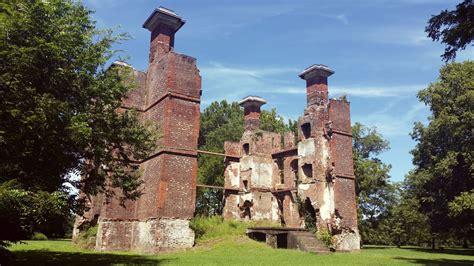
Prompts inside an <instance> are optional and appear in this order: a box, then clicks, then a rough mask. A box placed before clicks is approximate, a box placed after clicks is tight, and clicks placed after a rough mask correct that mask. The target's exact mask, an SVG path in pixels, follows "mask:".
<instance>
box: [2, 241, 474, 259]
mask: <svg viewBox="0 0 474 266" xmlns="http://www.w3.org/2000/svg"><path fill="white" fill-rule="evenodd" d="M10 250H11V251H13V253H14V254H15V256H16V258H17V265H62V266H64V265H81V266H86V265H112V264H115V265H117V264H118V265H120V264H121V265H126V264H128V265H130V264H135V265H138V264H148V265H157V264H160V265H161V264H163V265H414V264H415V265H473V264H474V251H473V250H461V249H447V250H444V251H436V252H432V251H431V250H428V249H422V248H414V247H409V248H408V247H407V248H401V249H399V248H394V247H382V246H368V247H365V248H364V249H363V250H362V251H360V252H358V253H342V252H339V253H337V252H336V253H334V254H328V255H316V254H311V253H305V252H301V251H297V250H285V249H272V248H270V247H268V246H266V245H265V244H263V243H259V242H255V241H253V240H250V239H248V238H247V237H244V236H225V237H220V238H209V239H208V240H201V241H200V242H198V245H197V246H196V247H194V248H192V249H190V250H186V251H179V252H174V253H165V254H160V255H153V256H151V255H139V254H133V253H128V252H113V253H101V252H95V251H91V250H84V249H81V248H79V247H77V246H75V245H73V244H72V243H71V242H70V241H68V240H48V241H26V244H16V245H13V246H12V247H10Z"/></svg>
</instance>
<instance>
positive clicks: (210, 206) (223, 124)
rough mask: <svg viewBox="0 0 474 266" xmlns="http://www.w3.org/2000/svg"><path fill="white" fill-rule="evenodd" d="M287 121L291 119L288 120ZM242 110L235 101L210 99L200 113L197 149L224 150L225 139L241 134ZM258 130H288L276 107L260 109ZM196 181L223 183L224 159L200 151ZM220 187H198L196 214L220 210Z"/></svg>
mask: <svg viewBox="0 0 474 266" xmlns="http://www.w3.org/2000/svg"><path fill="white" fill-rule="evenodd" d="M290 123H291V122H290ZM243 125H244V112H243V109H242V108H241V107H240V106H239V104H238V103H237V102H232V103H228V102H227V101H225V100H223V101H221V102H212V103H211V104H210V105H209V106H208V107H207V108H206V109H204V111H203V112H202V114H201V128H200V134H199V141H198V143H199V149H201V150H206V151H213V152H221V153H223V152H224V142H225V141H240V138H241V137H242V134H243V133H244V126H243ZM260 129H262V130H266V131H271V132H277V133H283V132H287V131H290V128H289V126H288V125H287V124H286V123H285V121H284V119H283V117H281V116H280V115H278V114H277V112H276V109H272V110H271V111H266V110H263V111H262V113H261V116H260ZM198 165H199V170H198V181H199V183H201V184H206V185H217V186H223V185H224V170H225V169H224V168H225V165H224V162H223V160H222V157H216V156H212V155H205V154H200V155H199V157H198ZM222 199H223V194H222V191H221V190H216V189H207V188H199V190H198V193H197V199H196V215H205V216H208V215H216V214H220V213H221V212H222V208H223V201H222Z"/></svg>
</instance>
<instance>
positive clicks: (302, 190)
mask: <svg viewBox="0 0 474 266" xmlns="http://www.w3.org/2000/svg"><path fill="white" fill-rule="evenodd" d="M333 73H334V72H333V71H332V70H330V69H329V68H328V67H326V66H323V65H313V66H311V67H309V68H307V69H306V70H305V71H304V72H303V73H302V74H301V75H300V77H301V78H302V79H305V80H306V85H307V87H306V90H307V107H306V109H305V112H304V115H303V116H302V117H300V119H299V120H298V141H297V142H296V141H295V137H294V135H293V134H292V133H287V134H284V135H283V136H281V135H280V134H276V133H271V132H265V131H262V130H260V129H259V128H258V125H259V124H260V122H259V116H260V106H261V104H263V103H265V101H264V100H263V99H261V98H259V97H256V96H249V97H247V98H245V99H244V100H242V101H241V105H242V106H243V107H244V109H245V111H244V114H245V117H244V121H245V122H244V126H245V129H246V131H245V132H244V134H243V136H242V139H241V141H240V143H226V145H225V147H224V148H225V151H226V154H237V155H240V156H241V158H240V160H237V161H236V160H233V161H227V168H226V172H225V175H224V176H225V187H226V188H228V189H227V190H226V192H225V200H226V202H225V206H224V218H226V219H242V220H248V219H250V220H268V221H272V222H281V223H282V224H283V225H285V226H287V227H313V226H314V227H315V228H316V229H317V230H329V232H331V233H332V234H333V235H334V237H335V240H336V248H337V249H339V250H357V249H359V248H360V244H359V241H360V237H359V233H358V229H357V211H356V198H355V177H354V169H353V161H352V134H351V126H350V111H349V103H348V102H346V101H345V100H341V99H338V100H336V99H328V85H327V84H328V83H327V77H329V76H330V75H331V74H333ZM276 140H278V141H276ZM239 146H240V147H239ZM239 149H240V151H239ZM271 160H273V163H272V162H271ZM257 162H264V163H265V166H264V167H263V168H265V167H266V168H268V169H267V170H266V171H262V164H259V163H257ZM270 169H271V170H270ZM269 174H270V175H269ZM262 184H263V185H262ZM308 216H309V217H310V218H311V219H308ZM305 217H306V218H305ZM310 223H311V224H310Z"/></svg>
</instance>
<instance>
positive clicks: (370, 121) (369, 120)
mask: <svg viewBox="0 0 474 266" xmlns="http://www.w3.org/2000/svg"><path fill="white" fill-rule="evenodd" d="M398 104H404V102H403V101H401V102H396V103H392V104H389V105H388V106H387V107H386V108H384V109H382V110H380V111H379V112H375V113H371V114H368V115H367V114H364V115H353V117H352V121H354V122H355V121H357V122H361V123H362V124H364V125H366V126H370V127H373V126H375V127H376V128H377V131H379V132H380V133H381V134H382V135H383V136H387V137H393V136H407V135H408V134H409V133H410V132H411V131H412V129H413V123H414V122H415V121H424V120H426V117H427V115H428V108H427V107H426V106H425V105H424V104H422V103H416V104H413V105H412V106H410V107H409V108H408V109H406V110H405V112H403V111H402V112H400V111H396V110H394V109H395V107H396V106H397V105H398Z"/></svg>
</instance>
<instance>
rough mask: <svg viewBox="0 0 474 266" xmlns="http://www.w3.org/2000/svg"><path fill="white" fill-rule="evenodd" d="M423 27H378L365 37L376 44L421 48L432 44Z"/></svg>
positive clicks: (368, 31)
mask: <svg viewBox="0 0 474 266" xmlns="http://www.w3.org/2000/svg"><path fill="white" fill-rule="evenodd" d="M423 29H424V28H423V27H416V26H411V27H391V26H388V27H378V28H374V29H368V30H367V32H366V34H364V35H363V36H364V37H365V39H366V40H368V41H371V42H376V43H385V44H399V45H413V46H420V45H425V44H429V43H431V39H429V38H428V37H427V35H426V33H425V32H424V30H423Z"/></svg>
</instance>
